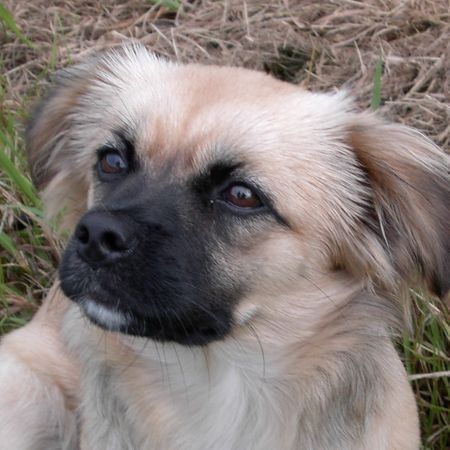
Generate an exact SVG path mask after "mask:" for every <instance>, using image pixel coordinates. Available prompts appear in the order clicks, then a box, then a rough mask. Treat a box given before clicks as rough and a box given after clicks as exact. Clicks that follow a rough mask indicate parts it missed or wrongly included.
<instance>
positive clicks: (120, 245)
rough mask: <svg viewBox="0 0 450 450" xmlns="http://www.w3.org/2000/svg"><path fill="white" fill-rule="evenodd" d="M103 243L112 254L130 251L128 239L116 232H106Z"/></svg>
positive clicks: (102, 239)
mask: <svg viewBox="0 0 450 450" xmlns="http://www.w3.org/2000/svg"><path fill="white" fill-rule="evenodd" d="M101 243H102V245H103V247H105V248H106V249H107V250H109V251H110V252H123V251H124V250H127V249H128V245H127V242H126V239H124V237H123V236H121V235H120V234H119V233H116V232H114V231H105V232H104V233H103V235H102V238H101Z"/></svg>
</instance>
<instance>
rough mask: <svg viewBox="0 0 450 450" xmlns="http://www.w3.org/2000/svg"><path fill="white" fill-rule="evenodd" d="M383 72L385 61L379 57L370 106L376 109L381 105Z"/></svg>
mask: <svg viewBox="0 0 450 450" xmlns="http://www.w3.org/2000/svg"><path fill="white" fill-rule="evenodd" d="M382 73H383V61H382V60H381V59H379V60H378V61H377V63H376V65H375V72H374V74H373V91H372V101H371V103H370V107H371V108H372V109H373V110H374V111H375V110H377V109H378V108H379V107H380V105H381V75H382Z"/></svg>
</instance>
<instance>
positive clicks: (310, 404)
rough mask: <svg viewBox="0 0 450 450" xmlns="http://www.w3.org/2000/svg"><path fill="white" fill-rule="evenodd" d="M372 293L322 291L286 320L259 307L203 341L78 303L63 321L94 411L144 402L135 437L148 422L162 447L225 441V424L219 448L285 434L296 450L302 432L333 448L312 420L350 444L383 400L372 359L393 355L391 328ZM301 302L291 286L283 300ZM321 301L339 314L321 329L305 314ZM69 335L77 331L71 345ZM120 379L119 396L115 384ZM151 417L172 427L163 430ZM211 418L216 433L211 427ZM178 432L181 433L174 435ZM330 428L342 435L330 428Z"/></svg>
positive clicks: (268, 441) (264, 442)
mask: <svg viewBox="0 0 450 450" xmlns="http://www.w3.org/2000/svg"><path fill="white" fill-rule="evenodd" d="M358 292H359V293H358ZM330 293H331V294H332V295H329V294H330ZM303 295H304V293H303ZM370 299H371V296H370V295H369V294H367V293H361V292H360V290H359V289H358V287H357V286H348V287H347V288H345V289H344V288H342V287H341V289H336V290H335V291H334V292H331V291H328V293H327V294H326V295H324V291H323V289H322V291H321V294H320V295H319V294H317V296H316V297H315V298H314V297H311V298H309V299H308V304H309V305H310V310H309V309H308V308H306V306H305V305H306V304H305V303H303V305H304V306H303V308H304V310H303V311H302V310H301V308H300V309H298V310H297V312H295V310H294V312H292V313H291V314H290V315H289V317H285V320H284V321H283V322H279V323H278V322H274V320H272V319H271V318H270V317H265V316H264V311H263V310H260V311H259V315H258V314H256V315H254V317H253V318H252V320H251V321H249V322H245V323H243V324H242V325H241V327H239V328H236V330H235V332H234V333H233V335H231V336H229V337H228V338H227V339H225V340H223V341H220V342H216V343H213V344H210V345H208V346H206V347H192V348H190V347H185V346H181V345H179V344H174V343H160V342H159V343H158V342H154V341H150V340H146V339H140V338H132V337H128V336H123V335H120V334H114V333H107V332H104V331H101V330H100V329H98V328H96V327H94V326H92V325H91V324H89V323H88V322H87V321H86V320H85V319H82V320H81V321H80V319H79V312H78V311H77V310H76V309H75V308H72V310H71V311H69V313H68V315H67V317H66V325H67V326H65V327H64V328H65V330H66V331H67V330H68V331H67V334H66V339H67V340H68V344H69V346H70V347H71V348H72V349H73V350H75V351H76V353H77V354H78V355H79V357H80V358H81V360H82V363H83V361H84V364H82V365H83V366H84V367H85V368H86V371H85V372H84V375H83V380H82V382H83V383H84V385H85V386H87V387H88V388H87V389H86V396H87V397H88V401H89V402H92V401H93V402H97V403H98V404H96V405H90V406H91V407H92V408H91V409H93V410H98V409H99V408H100V409H101V410H103V411H108V415H111V417H117V416H119V415H121V414H123V413H122V412H119V411H117V405H119V404H120V405H122V406H121V409H122V410H126V409H127V404H128V402H129V404H132V405H140V406H141V409H140V410H139V411H138V412H136V414H138V415H139V417H137V418H135V419H133V423H134V425H133V426H138V428H139V429H140V431H138V432H136V433H137V434H135V432H134V431H130V430H128V428H127V426H126V425H124V424H122V425H121V426H122V427H124V428H127V430H128V431H125V430H123V432H121V433H122V434H123V435H124V436H125V435H127V433H128V434H129V435H130V436H132V435H134V436H140V437H139V438H136V437H134V438H131V437H130V438H129V439H130V442H131V440H132V439H134V440H133V444H132V445H138V446H140V447H139V448H147V444H148V443H149V442H150V441H147V440H146V437H145V434H146V427H147V428H148V430H150V429H151V433H150V434H151V435H152V436H153V438H152V439H154V438H155V433H157V432H158V433H161V436H159V437H158V438H157V439H156V441H157V442H159V444H158V445H159V447H155V448H190V447H189V445H190V444H189V443H190V442H194V441H196V442H198V440H199V439H200V438H199V436H203V438H204V442H203V441H202V442H203V444H202V445H200V446H197V447H196V448H220V446H218V444H217V442H216V441H215V439H217V438H218V436H219V435H222V436H223V435H224V433H228V438H229V439H230V442H229V445H228V444H227V445H225V444H223V445H224V446H223V447H221V448H234V447H233V439H236V442H239V443H240V445H241V443H242V442H246V439H248V444H249V446H248V447H245V446H244V447H242V445H241V448H261V449H266V448H276V445H278V444H279V443H280V442H283V443H284V444H283V445H282V446H281V447H279V448H291V447H292V445H294V444H291V443H294V442H298V439H299V437H298V433H304V437H303V438H302V440H303V442H305V443H307V442H308V440H309V442H310V446H311V448H328V447H327V446H329V445H335V444H333V443H331V442H328V441H327V439H328V438H327V431H326V429H327V428H326V423H325V422H323V421H322V422H321V426H319V425H318V423H316V421H321V420H322V419H321V418H323V417H326V416H329V417H330V424H331V423H332V424H334V425H333V426H336V424H340V425H339V426H341V427H342V430H343V431H342V439H343V440H342V442H347V441H348V440H349V439H350V438H351V436H358V435H362V433H363V428H364V421H363V420H362V419H361V418H362V417H369V416H370V414H371V411H372V410H374V409H376V408H377V405H376V404H375V403H378V402H379V401H380V399H381V398H382V397H383V396H382V392H383V391H384V388H385V387H384V386H386V385H387V384H388V383H389V381H388V380H384V377H383V370H382V368H381V367H379V365H378V364H376V361H379V360H380V358H379V354H380V353H385V361H390V360H392V359H393V358H395V353H394V352H393V350H392V344H391V343H390V340H389V337H388V336H387V333H386V327H385V325H384V324H383V323H382V322H380V320H381V319H380V318H379V317H376V316H375V312H376V311H375V308H376V304H377V302H379V299H377V302H373V305H374V311H373V315H372V314H371V312H370V311H371V309H370V305H371V304H372V301H371V300H370ZM294 300H295V299H294V298H291V297H289V296H288V295H287V296H286V297H285V298H284V299H282V301H283V302H287V301H289V302H293V301H294ZM280 301H281V300H280ZM320 302H325V303H326V304H327V308H329V309H331V310H333V311H334V313H333V314H331V315H330V310H329V311H325V313H324V317H328V320H327V322H320V321H317V320H315V321H314V323H315V326H314V327H310V326H309V323H308V322H307V321H306V322H303V324H302V323H301V322H298V320H299V318H300V317H301V316H302V315H303V318H304V317H305V315H306V316H307V315H308V314H314V313H315V311H316V312H317V311H323V309H324V304H322V305H320V304H319V303H320ZM378 304H379V303H378ZM273 305H274V303H273V302H272V307H273ZM361 305H362V306H363V307H361V308H360V306H361ZM316 307H317V310H316ZM361 310H362V311H364V314H361ZM291 311H293V310H292V308H291ZM330 318H331V319H330ZM316 319H317V318H316ZM296 323H297V327H296V326H295V324H296ZM317 324H319V326H317ZM73 326H76V327H80V326H84V327H85V332H84V333H83V332H80V330H79V329H78V333H71V332H70V328H71V327H73ZM72 336H77V337H81V340H78V341H77V342H75V341H74V340H73V337H72ZM77 339H78V338H77ZM375 353H378V357H377V358H375ZM371 355H373V357H372V356H371ZM117 383H119V384H120V385H121V389H120V393H121V395H120V398H118V397H116V392H115V388H114V386H115V385H117ZM99 392H101V393H102V394H100V395H99ZM318 393H320V395H319V394H318ZM112 398H114V400H112ZM211 418H213V419H214V420H212V419H211ZM291 422H292V424H291V425H289V424H290V423H291ZM155 423H160V424H164V426H162V425H161V426H162V429H160V428H157V429H155V428H154V424H155ZM299 423H301V424H302V425H301V426H299V425H298V424H299ZM211 427H213V428H214V427H215V428H216V429H215V431H214V430H213V431H211V432H210V431H208V430H209V429H210V428H211ZM177 430H178V431H177ZM180 430H181V431H180ZM192 430H197V431H196V432H195V433H193V431H192ZM286 430H290V433H286ZM308 430H310V431H309V432H308ZM311 430H316V431H317V430H319V431H320V432H318V431H317V433H318V434H317V433H316V431H314V432H312V431H311ZM149 432H150V431H149ZM174 433H175V434H176V435H177V436H180V439H181V441H176V440H173V439H172V437H171V436H173V435H174ZM94 434H95V433H94ZM319 435H320V436H319ZM329 435H330V436H335V435H336V434H335V433H333V432H331V430H330V433H329ZM203 438H202V439H203ZM135 439H138V440H137V441H136V440H135ZM183 439H184V440H183ZM136 442H138V444H136ZM152 442H153V441H152ZM215 442H216V443H215ZM255 442H256V443H257V442H260V446H259V447H258V446H255V445H256V444H255ZM276 443H278V444H276ZM130 445H131V444H130ZM271 445H272V447H271ZM273 445H275V447H273ZM336 445H337V444H336ZM148 448H154V447H148ZM305 448H310V447H308V446H307V445H305ZM329 448H332V447H329ZM348 448H350V447H348Z"/></svg>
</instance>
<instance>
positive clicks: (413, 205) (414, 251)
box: [349, 115, 450, 297]
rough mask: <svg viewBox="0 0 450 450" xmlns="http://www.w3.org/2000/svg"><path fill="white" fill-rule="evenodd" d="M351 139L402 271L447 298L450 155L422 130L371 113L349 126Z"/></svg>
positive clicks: (388, 247)
mask: <svg viewBox="0 0 450 450" xmlns="http://www.w3.org/2000/svg"><path fill="white" fill-rule="evenodd" d="M349 143H350V146H351V149H352V150H353V152H354V155H355V157H356V160H357V162H358V164H359V165H360V167H361V168H362V170H363V171H364V173H365V174H366V176H367V182H368V184H369V189H370V192H371V201H372V203H373V205H372V206H373V211H374V212H375V213H376V222H377V224H376V226H377V227H378V233H377V234H378V239H382V240H383V241H384V242H383V243H382V244H383V245H382V247H383V248H384V249H385V250H384V251H385V253H386V256H387V258H388V259H389V261H391V263H392V265H393V267H394V269H395V271H396V273H397V275H398V276H399V277H400V278H401V279H402V280H403V281H406V282H407V283H414V282H416V281H419V282H422V283H424V284H425V285H426V286H427V287H428V288H429V289H430V290H431V291H432V292H433V293H435V294H436V295H438V296H441V297H443V296H444V295H445V294H446V292H447V291H448V290H449V278H450V242H449V239H450V235H449V231H450V229H449V223H450V184H449V157H448V155H446V154H445V153H444V152H443V151H442V150H440V149H439V148H438V147H437V146H435V145H434V144H433V143H432V142H431V141H430V140H428V139H426V138H425V137H424V136H423V135H421V134H420V133H419V132H417V131H415V130H412V129H409V128H407V127H404V126H401V125H396V124H389V123H386V122H383V121H382V120H380V119H378V118H376V117H375V116H370V115H367V116H364V115H362V116H360V117H358V118H357V121H355V123H354V124H353V125H352V126H351V127H350V129H349Z"/></svg>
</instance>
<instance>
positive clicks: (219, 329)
mask: <svg viewBox="0 0 450 450" xmlns="http://www.w3.org/2000/svg"><path fill="white" fill-rule="evenodd" d="M61 267H62V270H61V277H60V278H61V287H62V290H63V292H64V293H65V295H66V296H67V297H68V298H69V299H71V300H72V301H74V302H75V303H76V304H77V305H78V306H79V308H80V310H81V312H82V313H83V315H84V316H86V317H87V318H88V319H89V321H90V322H92V323H93V324H94V325H96V326H98V327H100V328H102V329H104V330H106V331H111V332H118V333H122V334H126V335H131V336H137V337H144V338H149V339H153V340H157V341H161V342H166V341H170V342H176V343H179V344H182V345H188V346H203V345H207V344H209V343H210V342H212V341H216V340H219V339H222V338H224V337H225V336H226V335H227V334H228V333H229V331H230V328H231V322H230V320H229V317H228V315H227V314H226V313H225V312H223V311H221V310H219V309H217V310H212V311H208V310H205V309H204V308H203V309H202V308H200V307H198V308H196V307H193V308H189V309H183V308H182V307H180V308H176V307H175V306H174V303H173V302H171V301H170V299H166V302H165V303H166V307H164V306H161V304H160V303H161V302H159V304H158V303H156V302H155V301H152V299H151V298H141V299H140V301H139V302H138V303H137V305H138V306H139V308H136V307H135V306H136V302H135V300H136V299H135V298H133V299H131V298H130V297H129V296H128V297H124V296H123V295H125V293H126V291H127V289H126V285H125V283H124V292H122V293H121V294H123V295H122V297H121V296H120V293H118V292H108V289H105V288H103V287H102V286H101V284H100V281H101V279H102V278H103V277H102V275H104V274H103V270H102V269H101V270H98V271H92V270H87V271H86V272H84V271H83V270H79V273H78V275H77V277H74V276H72V277H70V278H68V277H67V276H66V275H65V270H64V267H65V266H64V264H63V265H62V266H61ZM133 300H134V302H133Z"/></svg>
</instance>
